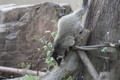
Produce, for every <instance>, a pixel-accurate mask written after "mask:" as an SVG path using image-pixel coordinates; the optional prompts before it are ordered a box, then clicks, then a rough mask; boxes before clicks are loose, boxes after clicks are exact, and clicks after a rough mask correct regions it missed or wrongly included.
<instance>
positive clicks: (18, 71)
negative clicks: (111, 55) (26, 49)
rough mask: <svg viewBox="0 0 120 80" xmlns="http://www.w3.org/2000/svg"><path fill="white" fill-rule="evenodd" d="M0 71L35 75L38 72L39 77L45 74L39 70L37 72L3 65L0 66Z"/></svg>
mask: <svg viewBox="0 0 120 80" xmlns="http://www.w3.org/2000/svg"><path fill="white" fill-rule="evenodd" d="M0 72H5V73H11V74H19V75H25V74H29V75H37V73H38V74H39V75H40V76H41V77H44V76H46V73H44V72H40V71H39V72H37V71H32V70H24V69H15V68H9V67H3V66H0Z"/></svg>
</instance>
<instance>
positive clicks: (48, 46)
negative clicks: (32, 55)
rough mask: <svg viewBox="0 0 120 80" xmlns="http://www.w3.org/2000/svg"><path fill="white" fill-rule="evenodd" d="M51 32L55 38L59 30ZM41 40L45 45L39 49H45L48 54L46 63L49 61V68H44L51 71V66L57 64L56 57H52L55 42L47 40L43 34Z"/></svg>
mask: <svg viewBox="0 0 120 80" xmlns="http://www.w3.org/2000/svg"><path fill="white" fill-rule="evenodd" d="M47 32H48V31H47ZM49 33H50V34H51V36H52V37H53V38H54V37H55V36H56V34H57V32H52V33H51V32H50V31H49ZM39 41H40V42H41V43H42V44H43V45H44V46H43V47H41V48H38V50H39V51H40V49H43V50H44V51H45V53H44V54H46V57H45V63H47V65H48V68H47V69H46V68H44V69H43V70H46V71H47V72H49V71H50V67H54V66H55V65H56V63H55V61H54V59H53V58H52V57H51V55H52V50H53V43H52V42H50V41H48V40H46V39H45V36H43V37H42V38H40V39H39Z"/></svg>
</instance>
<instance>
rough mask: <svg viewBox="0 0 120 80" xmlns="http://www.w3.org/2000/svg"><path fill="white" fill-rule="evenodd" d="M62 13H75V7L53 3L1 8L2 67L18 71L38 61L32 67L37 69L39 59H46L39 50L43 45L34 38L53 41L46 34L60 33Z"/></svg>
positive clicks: (0, 54)
mask: <svg viewBox="0 0 120 80" xmlns="http://www.w3.org/2000/svg"><path fill="white" fill-rule="evenodd" d="M61 13H65V14H69V13H71V7H70V6H69V5H68V4H63V5H59V4H54V3H52V2H45V3H41V4H36V5H24V6H15V5H10V6H2V8H1V7H0V61H3V62H0V65H1V66H10V67H14V66H17V65H18V64H19V63H20V62H22V61H25V60H34V61H32V63H34V64H35V65H36V64H37V59H38V58H42V57H41V54H42V52H40V51H38V50H37V48H39V47H41V46H42V44H41V43H40V42H39V41H37V40H32V39H31V38H32V37H33V36H38V39H39V38H41V37H43V36H46V39H47V40H50V41H53V38H52V37H51V36H50V34H48V33H47V34H46V33H45V31H51V32H53V31H56V29H57V21H58V19H59V15H60V14H61ZM52 20H54V21H55V23H54V22H52ZM4 61H6V62H4ZM11 61H12V62H11ZM42 67H44V65H43V66H42ZM42 67H41V68H42Z"/></svg>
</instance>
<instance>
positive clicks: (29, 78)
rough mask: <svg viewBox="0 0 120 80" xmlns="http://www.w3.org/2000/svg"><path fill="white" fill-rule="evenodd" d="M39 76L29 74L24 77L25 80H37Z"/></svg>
mask: <svg viewBox="0 0 120 80" xmlns="http://www.w3.org/2000/svg"><path fill="white" fill-rule="evenodd" d="M37 77H38V76H28V75H25V76H24V77H23V79H24V80H36V79H37ZM23 79H22V80H23Z"/></svg>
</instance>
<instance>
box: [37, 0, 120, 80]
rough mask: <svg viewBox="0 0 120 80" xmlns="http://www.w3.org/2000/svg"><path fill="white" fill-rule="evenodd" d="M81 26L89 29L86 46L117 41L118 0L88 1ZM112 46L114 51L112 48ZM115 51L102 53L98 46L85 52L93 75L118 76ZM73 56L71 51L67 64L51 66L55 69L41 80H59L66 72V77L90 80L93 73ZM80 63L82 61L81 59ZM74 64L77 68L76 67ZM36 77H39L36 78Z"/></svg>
mask: <svg viewBox="0 0 120 80" xmlns="http://www.w3.org/2000/svg"><path fill="white" fill-rule="evenodd" d="M85 28H86V29H89V30H90V31H92V33H91V36H90V38H89V41H88V44H87V45H99V44H102V43H105V42H112V43H117V42H118V40H119V39H120V34H119V32H120V0H91V3H90V7H89V9H88V15H87V17H86V22H85ZM113 49H114V51H112V50H113ZM78 52H79V51H78ZM119 53H120V48H119V47H118V48H111V47H110V48H108V51H104V52H102V48H100V49H98V50H93V51H87V56H88V58H89V59H90V61H91V62H92V64H93V65H92V66H94V67H95V69H96V70H95V71H96V73H95V74H97V73H98V74H97V75H98V80H119V79H120V60H119V56H120V54H119ZM82 54H84V53H82ZM79 55H80V53H79ZM85 55H86V54H85ZM77 56H78V55H77V54H76V52H74V54H73V52H72V53H70V54H69V55H68V57H67V59H69V60H68V63H67V60H65V65H64V66H62V67H57V68H54V69H55V70H53V71H52V74H50V75H48V76H47V77H46V78H44V79H42V80H63V76H64V75H66V74H68V73H69V75H68V76H70V75H71V76H73V80H93V77H94V75H93V74H92V73H90V72H92V71H90V70H89V68H90V67H89V68H88V65H85V66H86V67H84V65H81V64H80V63H79V62H78V61H80V62H81V60H79V59H80V57H77ZM80 56H81V55H80ZM77 58H79V59H77ZM72 59H73V60H72ZM81 59H82V56H81ZM82 60H84V59H82ZM73 61H75V63H73ZM69 63H70V64H69ZM83 63H84V64H85V62H84V61H83ZM68 64H69V65H68ZM86 64H87V63H86ZM78 65H79V68H78V67H77V66H78ZM73 66H74V67H73ZM72 67H73V71H71V72H70V71H69V70H72ZM65 70H68V71H69V72H68V71H65ZM60 74H61V75H60ZM61 76H62V77H61ZM38 80H41V79H40V78H39V79H38Z"/></svg>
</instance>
